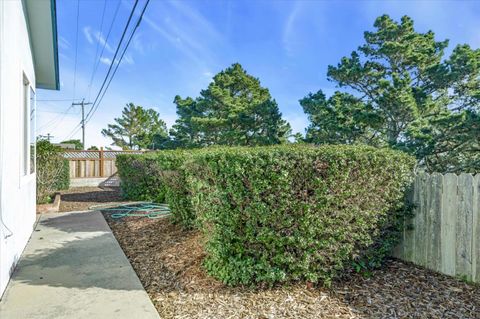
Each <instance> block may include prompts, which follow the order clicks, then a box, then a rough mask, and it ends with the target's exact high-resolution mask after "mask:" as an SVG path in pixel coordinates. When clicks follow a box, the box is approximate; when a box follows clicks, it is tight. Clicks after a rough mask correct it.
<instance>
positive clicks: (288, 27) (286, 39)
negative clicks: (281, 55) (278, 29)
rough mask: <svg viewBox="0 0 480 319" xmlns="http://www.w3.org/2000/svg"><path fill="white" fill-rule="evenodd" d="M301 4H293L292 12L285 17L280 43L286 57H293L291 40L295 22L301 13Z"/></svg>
mask: <svg viewBox="0 0 480 319" xmlns="http://www.w3.org/2000/svg"><path fill="white" fill-rule="evenodd" d="M301 9H302V7H301V2H296V3H295V4H294V7H293V10H292V11H291V12H290V14H289V15H288V17H287V20H286V22H285V26H284V28H283V36H282V43H283V49H284V50H285V52H286V53H287V55H288V56H291V55H293V46H292V38H293V37H294V36H295V34H294V30H295V22H296V20H297V18H298V16H299V14H300V12H301Z"/></svg>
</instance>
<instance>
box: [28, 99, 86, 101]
mask: <svg viewBox="0 0 480 319" xmlns="http://www.w3.org/2000/svg"><path fill="white" fill-rule="evenodd" d="M80 100H81V99H45V100H38V99H37V100H36V102H67V101H80Z"/></svg>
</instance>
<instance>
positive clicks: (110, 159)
mask: <svg viewBox="0 0 480 319" xmlns="http://www.w3.org/2000/svg"><path fill="white" fill-rule="evenodd" d="M142 153H144V152H143V151H103V150H99V151H75V150H68V151H65V152H64V153H63V157H64V158H65V159H67V160H68V161H69V168H70V178H71V179H75V178H89V177H93V178H95V177H105V178H108V177H111V176H113V175H115V174H116V173H117V166H116V165H115V160H116V157H117V155H119V154H142Z"/></svg>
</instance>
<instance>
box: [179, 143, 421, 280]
mask: <svg viewBox="0 0 480 319" xmlns="http://www.w3.org/2000/svg"><path fill="white" fill-rule="evenodd" d="M414 163H415V160H414V159H413V158H412V157H410V156H408V155H405V154H404V153H401V152H397V151H392V150H383V149H375V148H370V147H365V146H322V147H309V146H278V147H261V148H220V149H213V150H208V151H202V152H196V153H193V154H192V157H191V159H189V160H187V161H186V162H185V164H184V169H185V170H186V171H185V172H186V181H187V182H188V183H187V184H188V188H189V189H190V193H191V200H190V202H191V203H192V205H193V209H194V211H195V213H196V215H197V216H198V218H199V219H200V221H201V225H202V226H201V227H202V229H203V230H204V233H205V236H206V239H207V243H206V247H205V248H206V251H207V256H208V257H207V259H206V260H205V266H206V268H207V270H208V272H209V273H210V274H211V275H213V276H214V277H216V278H218V279H220V280H222V281H223V282H225V283H227V284H231V285H235V284H247V285H251V284H258V283H266V284H272V283H275V282H286V281H292V280H294V281H296V280H307V281H310V282H323V283H324V284H326V285H328V284H329V283H330V282H331V280H332V279H333V278H335V277H337V276H339V275H341V274H342V273H344V272H345V271H346V270H349V269H350V268H352V267H353V265H354V264H356V265H376V264H378V263H379V262H381V260H382V259H383V258H384V257H385V255H386V254H388V252H389V251H390V249H391V248H392V246H393V245H394V244H395V242H396V239H397V238H398V236H397V235H398V234H399V231H400V229H401V225H402V224H403V223H402V221H401V219H402V217H403V215H404V213H403V212H404V211H405V209H404V201H403V196H404V191H405V188H406V187H407V185H409V183H410V180H411V172H412V169H413V166H414ZM179 180H180V179H179ZM181 183H183V180H182V182H181ZM186 198H188V197H186Z"/></svg>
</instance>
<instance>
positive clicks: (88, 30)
mask: <svg viewBox="0 0 480 319" xmlns="http://www.w3.org/2000/svg"><path fill="white" fill-rule="evenodd" d="M91 30H92V28H91V27H88V26H87V27H84V28H83V34H84V35H85V38H86V39H87V41H88V43H90V44H93V37H92V32H91Z"/></svg>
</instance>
